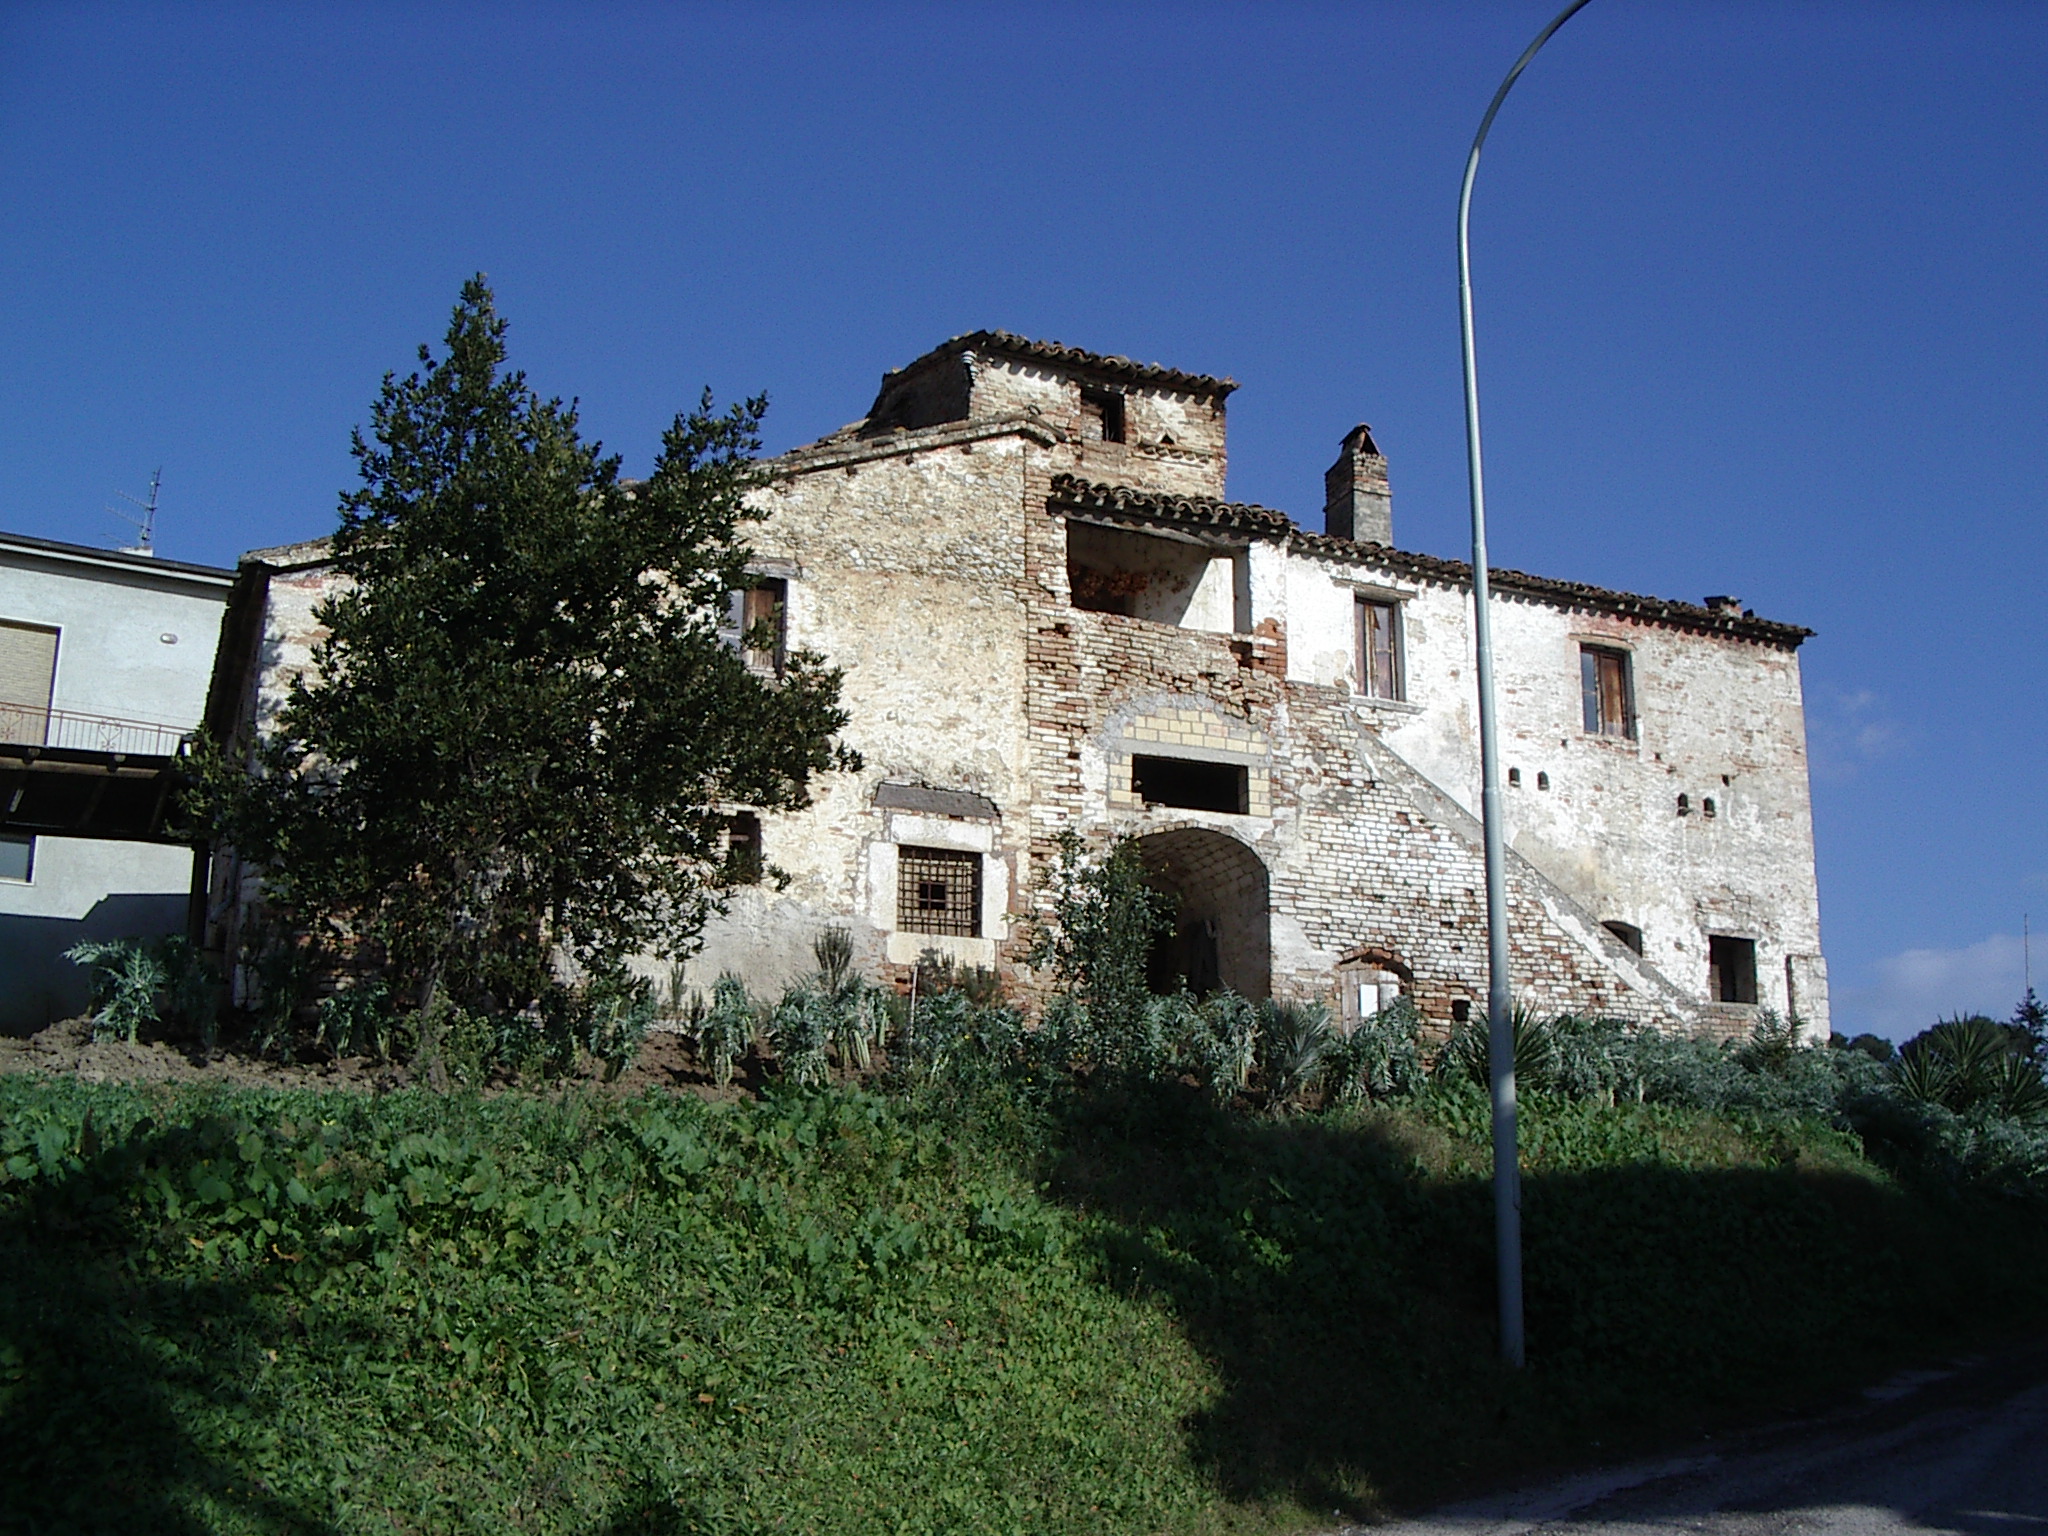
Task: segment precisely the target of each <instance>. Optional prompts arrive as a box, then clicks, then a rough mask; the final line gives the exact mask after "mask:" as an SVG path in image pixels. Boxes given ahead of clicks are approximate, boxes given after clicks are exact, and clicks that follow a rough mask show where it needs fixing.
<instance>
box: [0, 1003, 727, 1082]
mask: <svg viewBox="0 0 2048 1536" xmlns="http://www.w3.org/2000/svg"><path fill="white" fill-rule="evenodd" d="M0 1072H47V1073H51V1074H53V1075H58V1076H65V1077H75V1078H77V1079H78V1080H79V1081H80V1082H86V1083H167V1084H198V1083H215V1084H221V1085H225V1086H228V1087H235V1088H318V1089H343V1090H357V1091H361V1092H368V1093H382V1092H387V1091H389V1090H390V1089H393V1088H402V1087H405V1086H406V1085H408V1084H410V1083H412V1082H413V1081H415V1077H416V1074H415V1073H414V1071H413V1069H412V1068H411V1067H410V1066H402V1065H397V1064H393V1063H390V1062H379V1061H372V1060H370V1059H368V1058H365V1057H350V1056H344V1057H323V1058H320V1059H313V1060H304V1061H296V1062H282V1061H277V1060H274V1059H272V1058H269V1057H264V1056H258V1055H256V1054H255V1053H254V1052H253V1051H250V1050H248V1049H246V1048H238V1046H237V1045H236V1044H235V1043H234V1042H232V1041H230V1042H227V1043H224V1044H222V1045H219V1046H216V1047H215V1048H214V1049H213V1050H212V1051H211V1052H208V1051H207V1050H205V1049H204V1048H203V1047H201V1046H200V1044H199V1043H198V1042H197V1041H193V1040H171V1039H147V1038H145V1039H141V1040H134V1041H129V1040H120V1039H102V1040H95V1039H94V1038H93V1030H92V1021H91V1020H90V1019H65V1020H63V1021H62V1022H60V1023H56V1024H52V1025H50V1026H49V1027H48V1028H46V1029H44V1030H42V1031H40V1032H39V1033H37V1034H34V1035H31V1036H29V1037H27V1038H26V1039H24V1038H22V1037H20V1036H12V1035H10V1036H0ZM764 1075H765V1064H764V1063H763V1062H762V1061H761V1060H760V1059H759V1057H758V1056H753V1055H750V1056H749V1057H748V1059H747V1060H746V1061H745V1062H743V1063H741V1067H740V1074H739V1077H738V1079H737V1080H736V1081H735V1082H734V1083H733V1084H732V1086H731V1087H728V1088H719V1087H716V1086H714V1084H713V1082H712V1076H711V1072H710V1069H709V1068H707V1067H705V1066H704V1064H703V1063H702V1062H700V1061H698V1059H697V1055H696V1052H695V1050H694V1049H693V1047H692V1044H691V1042H690V1040H689V1039H688V1037H686V1036H683V1035H679V1034H674V1033H670V1032H667V1031H656V1032H654V1033H651V1034H649V1035H648V1037H647V1039H646V1041H645V1043H644V1044H643V1045H642V1046H641V1048H640V1055H639V1057H638V1059H637V1060H636V1061H635V1062H634V1063H633V1065H632V1066H630V1067H628V1068H627V1069H626V1070H625V1071H624V1072H622V1073H620V1074H619V1076H618V1078H617V1079H615V1080H614V1081H612V1082H611V1083H608V1084H607V1083H604V1082H603V1072H602V1070H601V1069H600V1068H598V1067H596V1066H594V1065H593V1067H592V1068H591V1069H590V1070H588V1071H586V1072H581V1073H577V1074H573V1075H572V1076H571V1077H570V1078H569V1079H568V1081H571V1082H580V1083H587V1084H591V1085H594V1086H604V1087H608V1088H610V1089H611V1090H613V1091H615V1092H619V1093H628V1094H630V1093H638V1092H640V1091H642V1090H644V1089H648V1088H664V1089H668V1090H671V1091H676V1092H684V1093H692V1094H695V1095H696V1096H697V1097H699V1098H705V1099H741V1098H752V1097H754V1096H755V1094H756V1093H757V1092H758V1091H759V1089H760V1086H761V1083H762V1080H763V1077H764ZM514 1086H517V1080H516V1079H514V1078H512V1077H510V1076H506V1077H502V1078H498V1079H494V1080H493V1081H492V1082H490V1083H489V1084H487V1085H486V1089H487V1091H488V1090H490V1089H502V1088H510V1087H514Z"/></svg>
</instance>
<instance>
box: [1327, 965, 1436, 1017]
mask: <svg viewBox="0 0 2048 1536" xmlns="http://www.w3.org/2000/svg"><path fill="white" fill-rule="evenodd" d="M1330 980H1331V984H1332V985H1333V986H1334V987H1335V989H1336V993H1337V1020H1338V1023H1339V1025H1340V1026H1341V1027H1342V1028H1344V1029H1346V1030H1351V1029H1355V1028H1357V1027H1358V1025H1359V1024H1361V1023H1363V1022H1364V1021H1365V1020H1366V1019H1368V1018H1370V1017H1371V1016H1372V1015H1373V1014H1375V1013H1377V1012H1378V1011H1379V1010H1380V1009H1381V1008H1383V1007H1385V1006H1386V1005H1387V1004H1388V1003H1389V1002H1391V1001H1392V1000H1393V997H1394V996H1396V995H1399V996H1403V997H1413V996H1414V995H1415V968H1414V967H1413V966H1411V965H1409V964H1408V962H1407V961H1405V960H1403V959H1402V958H1401V957H1400V955H1399V954H1397V953H1395V952H1394V951H1393V950H1391V949H1387V948H1384V947H1383V946H1381V945H1378V944H1359V945H1355V946H1353V947H1352V948H1350V949H1347V950H1345V951H1344V953H1343V954H1342V955H1341V956H1339V957H1338V960H1337V968H1336V971H1335V972H1334V973H1333V974H1332V976H1331V978H1330Z"/></svg>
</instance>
